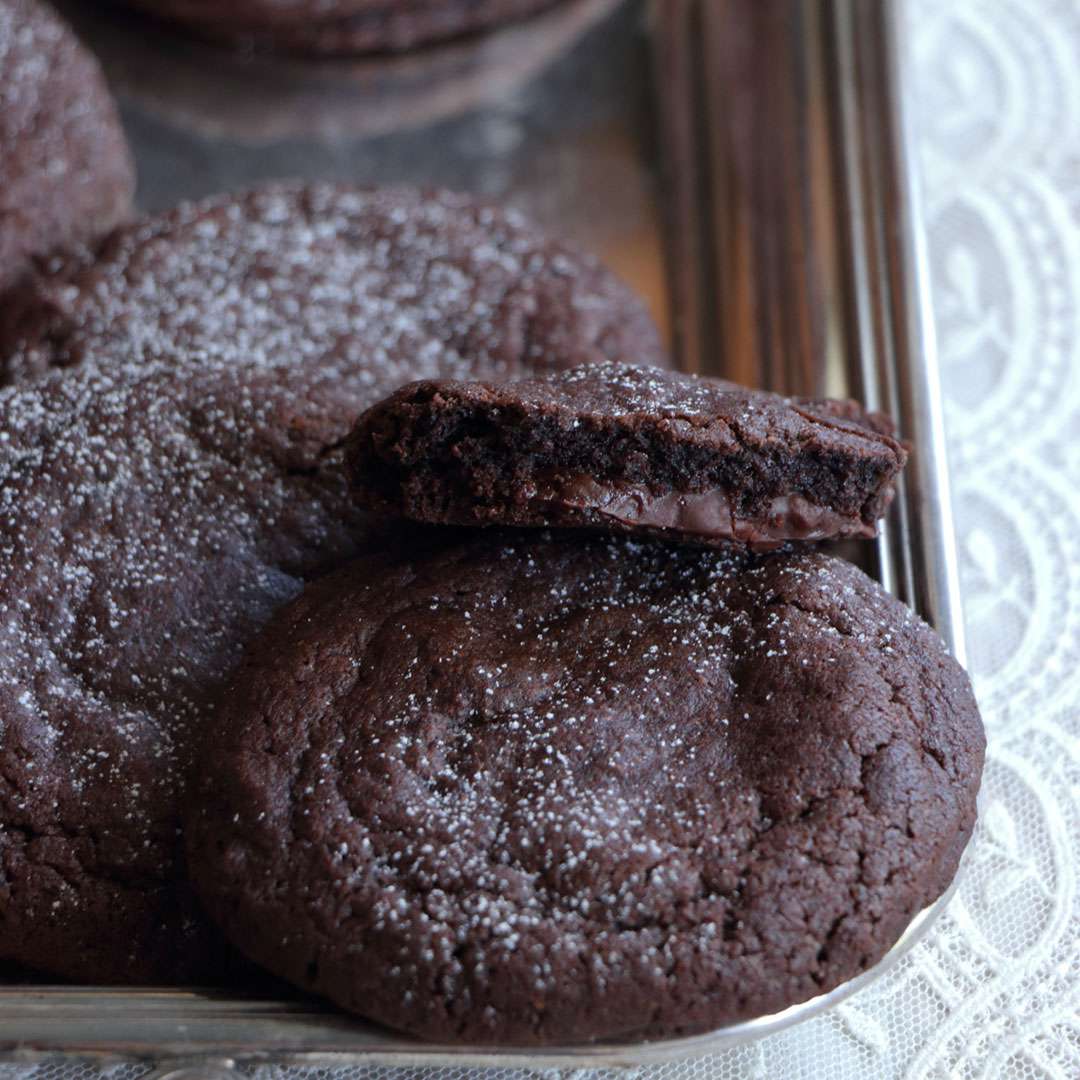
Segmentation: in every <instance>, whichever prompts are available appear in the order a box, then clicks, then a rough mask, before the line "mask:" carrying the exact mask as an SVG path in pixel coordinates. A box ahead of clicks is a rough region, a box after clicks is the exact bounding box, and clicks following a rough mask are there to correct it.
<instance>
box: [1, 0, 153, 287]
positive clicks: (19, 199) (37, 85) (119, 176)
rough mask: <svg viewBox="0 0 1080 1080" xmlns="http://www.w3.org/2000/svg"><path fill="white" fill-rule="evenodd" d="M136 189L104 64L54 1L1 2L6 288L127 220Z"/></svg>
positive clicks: (3, 277)
mask: <svg viewBox="0 0 1080 1080" xmlns="http://www.w3.org/2000/svg"><path fill="white" fill-rule="evenodd" d="M134 188H135V168H134V164H133V163H132V158H131V153H130V151H129V150H128V146H127V142H126V140H125V138H124V133H123V130H122V129H121V126H120V120H119V117H118V116H117V112H116V106H115V105H114V103H113V100H112V97H111V96H110V94H109V89H108V87H107V86H106V83H105V79H104V76H103V75H102V73H101V69H100V67H99V66H98V63H97V61H96V60H95V59H94V57H93V56H91V54H90V53H89V52H88V51H87V50H86V49H84V48H83V46H82V45H81V44H80V43H79V41H78V40H77V38H76V37H75V35H74V34H73V33H72V32H71V30H70V29H69V28H68V27H67V26H66V25H65V24H64V23H63V22H62V21H61V20H60V19H59V18H58V17H57V15H56V13H55V12H54V11H53V10H52V8H50V7H49V6H47V5H46V4H42V3H38V2H37V0H0V289H3V288H6V287H8V286H10V285H12V284H13V283H14V282H15V281H16V280H18V279H19V278H20V277H22V276H23V274H24V273H25V272H26V270H27V268H28V266H29V264H30V261H31V259H32V258H33V256H35V255H41V254H46V253H48V252H49V251H51V250H52V249H54V248H56V247H59V246H64V245H71V244H74V243H80V242H82V241H85V240H90V239H91V238H93V237H94V236H96V235H98V234H100V233H103V232H105V231H106V230H108V229H109V228H111V227H112V226H113V225H115V224H117V222H119V221H121V220H122V219H123V218H124V217H126V216H127V214H128V213H129V211H130V209H131V198H132V194H133V192H134Z"/></svg>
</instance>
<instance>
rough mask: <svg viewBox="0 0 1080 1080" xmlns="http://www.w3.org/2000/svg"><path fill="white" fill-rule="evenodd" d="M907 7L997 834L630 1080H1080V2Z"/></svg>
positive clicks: (386, 1072)
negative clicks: (773, 997)
mask: <svg viewBox="0 0 1080 1080" xmlns="http://www.w3.org/2000/svg"><path fill="white" fill-rule="evenodd" d="M867 2H868V3H878V2H881V3H888V2H900V0H867ZM904 2H906V3H907V5H908V12H907V15H908V19H907V25H908V35H909V42H908V45H909V54H910V60H911V65H910V68H909V70H908V73H907V74H908V83H907V86H908V94H909V95H910V98H911V105H912V107H913V108H914V111H915V117H916V119H917V122H918V129H919V137H920V143H921V145H920V157H921V163H922V168H923V175H924V188H925V195H926V202H927V206H926V209H927V221H928V229H929V234H930V236H929V239H930V248H931V252H932V257H933V273H934V291H935V302H936V312H937V324H938V325H937V329H938V336H939V342H940V346H941V352H942V361H943V367H944V383H945V385H944V388H943V392H944V394H945V399H946V402H947V419H948V427H949V437H950V451H951V466H952V472H953V478H954V494H955V499H956V509H957V520H958V527H959V543H960V553H961V561H962V569H963V580H964V599H965V610H966V618H967V625H968V634H969V648H970V661H971V670H972V675H973V677H974V680H975V685H976V689H977V691H978V695H979V700H980V702H981V704H982V708H983V715H984V717H985V720H986V723H987V727H988V731H989V738H990V748H989V759H988V764H987V770H986V777H985V782H984V790H983V798H984V801H983V816H982V820H981V822H980V825H979V827H978V831H977V833H976V836H975V840H974V843H973V847H972V849H971V852H970V858H969V861H968V864H967V870H966V873H965V875H964V877H963V880H962V883H961V886H960V889H959V891H958V893H957V895H956V897H955V899H954V901H953V903H952V904H951V906H950V907H949V909H948V911H947V912H946V914H945V916H944V917H943V918H942V919H941V921H940V922H939V924H938V925H937V926H936V927H935V929H934V931H933V932H932V934H931V935H930V937H929V939H928V940H927V941H925V942H924V943H922V944H921V945H920V946H918V947H917V948H916V949H915V950H913V952H912V953H911V954H910V955H909V956H908V957H907V958H905V960H904V961H903V962H902V963H901V964H899V965H898V966H897V968H895V969H894V970H893V971H892V972H891V973H890V974H888V975H887V976H886V977H885V978H884V979H883V980H881V981H880V982H879V983H877V984H875V985H874V986H873V987H871V988H870V989H868V990H866V991H864V992H862V993H859V994H857V995H856V996H855V997H854V998H853V999H850V1000H849V1001H848V1002H846V1003H844V1004H842V1005H840V1006H839V1007H838V1008H837V1009H835V1010H834V1011H833V1012H831V1013H829V1014H828V1015H825V1016H822V1017H820V1018H818V1019H815V1020H813V1021H810V1022H808V1023H806V1024H803V1025H801V1026H798V1027H796V1028H792V1029H790V1030H788V1031H786V1032H784V1033H781V1034H779V1035H776V1036H773V1037H770V1038H768V1039H766V1040H763V1041H761V1042H758V1043H755V1044H753V1045H750V1046H747V1047H743V1048H740V1049H738V1050H734V1051H731V1052H728V1053H725V1054H723V1055H719V1056H716V1057H712V1058H707V1059H704V1060H699V1061H694V1062H683V1063H677V1064H670V1065H665V1066H658V1067H654V1068H648V1069H642V1070H640V1073H639V1074H638V1075H639V1077H640V1080H698V1078H700V1080H706V1078H708V1080H804V1078H805V1080H811V1078H813V1080H819V1078H820V1080H826V1078H827V1080H879V1078H894V1077H905V1078H927V1080H929V1078H933V1080H953V1078H974V1077H980V1078H982V1077H994V1078H1002V1080H1006V1078H1007V1080H1035V1078H1040V1080H1042V1078H1046V1080H1077V1078H1080V880H1078V879H1080V872H1078V862H1080V0H904ZM9 1069H10V1067H0V1077H3V1076H5V1075H10V1072H9ZM35 1071H36V1072H37V1074H38V1080H83V1078H85V1077H88V1076H90V1075H91V1074H93V1073H95V1072H96V1070H95V1069H94V1068H93V1067H91V1066H88V1065H83V1066H81V1067H77V1066H74V1065H69V1066H61V1067H57V1066H49V1067H42V1068H40V1069H37V1070H31V1072H35ZM253 1071H254V1072H256V1073H257V1074H258V1075H259V1076H260V1077H262V1078H268V1077H269V1076H271V1075H277V1076H279V1077H282V1078H283V1074H285V1073H286V1070H279V1069H271V1068H269V1067H263V1068H259V1069H257V1070H253ZM145 1072H146V1069H145V1067H137V1066H125V1067H123V1068H121V1069H118V1070H113V1071H112V1075H113V1076H114V1077H118V1078H120V1080H131V1078H134V1077H136V1076H139V1075H141V1074H143V1073H145ZM287 1073H288V1076H289V1080H294V1078H295V1080H300V1078H304V1080H313V1078H314V1077H316V1076H319V1077H327V1076H332V1077H333V1080H360V1078H361V1077H363V1080H389V1078H390V1077H393V1078H394V1080H401V1078H403V1077H405V1076H406V1075H409V1076H410V1077H411V1076H415V1075H416V1073H415V1072H414V1071H412V1070H409V1071H408V1073H406V1072H395V1071H394V1070H390V1069H382V1068H379V1069H368V1070H356V1069H353V1070H308V1069H305V1070H287ZM25 1075H26V1071H25V1070H22V1071H21V1073H20V1076H22V1077H24V1076H25ZM480 1075H481V1074H479V1073H470V1072H469V1070H465V1069H446V1070H431V1071H429V1072H425V1073H424V1076H425V1078H426V1080H465V1078H467V1077H472V1076H476V1077H479V1076H480ZM482 1075H483V1076H484V1077H485V1080H488V1078H489V1077H490V1078H496V1077H509V1076H510V1075H511V1074H510V1073H508V1072H503V1071H496V1072H493V1073H485V1074H482ZM514 1075H520V1074H514ZM580 1075H581V1076H582V1077H584V1076H585V1075H586V1074H580ZM597 1075H599V1074H597Z"/></svg>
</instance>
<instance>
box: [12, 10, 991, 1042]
mask: <svg viewBox="0 0 1080 1080" xmlns="http://www.w3.org/2000/svg"><path fill="white" fill-rule="evenodd" d="M188 6H190V7H196V6H197V5H194V4H192V5H188ZM281 6H282V7H283V8H284V6H285V5H281ZM12 27H15V28H16V29H15V30H14V31H13V30H12V29H11V28H12ZM39 27H46V28H47V34H48V35H50V37H49V39H50V40H53V41H55V42H59V44H58V45H57V46H56V47H58V48H59V47H62V48H65V49H70V50H71V55H72V56H73V57H75V58H76V59H77V60H78V61H79V62H81V63H84V64H85V63H89V61H88V60H86V58H85V57H84V56H83V54H81V52H79V50H78V47H77V46H76V45H75V44H74V43H73V42H70V41H69V40H68V39H67V38H66V37H64V31H63V29H62V28H61V27H59V25H58V24H56V23H55V21H54V20H52V19H51V16H49V15H48V14H47V13H45V12H44V11H43V10H42V9H41V8H39V7H38V6H37V5H30V4H28V3H27V2H26V0H0V58H4V57H9V56H11V55H12V54H13V48H12V46H13V43H14V44H15V45H18V43H19V42H22V41H23V40H25V39H26V38H27V35H29V34H31V33H45V32H46V31H42V30H39V29H38V28H39ZM27 28H29V29H27ZM10 62H11V61H10V60H8V59H3V61H2V64H3V65H7V64H10ZM6 70H8V69H7V68H3V70H0V75H2V74H4V73H5V72H6ZM19 70H20V71H21V70H23V69H21V68H20V69H19ZM26 70H27V71H30V72H32V74H27V75H23V76H20V78H19V80H18V90H17V97H18V100H19V102H20V104H21V107H24V108H26V109H28V110H29V111H30V112H29V114H32V115H35V116H38V115H40V117H41V119H40V120H39V121H35V123H34V124H32V125H30V128H31V129H32V130H33V132H34V138H38V139H46V140H52V142H51V143H50V144H49V145H50V146H52V147H53V149H52V151H51V153H50V160H52V161H70V162H73V163H77V165H76V164H73V165H72V167H71V168H70V169H68V171H67V172H66V173H64V172H63V171H61V170H57V171H56V173H55V174H53V173H52V172H51V171H50V170H49V169H45V170H44V171H43V172H41V174H40V175H41V177H42V179H41V182H40V183H39V184H37V185H36V189H37V191H38V193H39V194H43V193H45V192H47V191H49V190H50V189H48V188H47V186H46V180H45V179H44V178H45V177H50V178H51V181H52V182H54V183H55V184H56V185H57V186H56V187H55V188H54V189H51V190H52V191H53V192H54V193H53V194H52V195H49V196H48V197H47V198H45V199H44V201H43V202H41V203H40V204H36V203H33V202H32V200H31V199H30V197H29V196H27V197H26V202H25V203H23V204H20V205H21V206H24V207H25V209H20V208H19V207H13V208H12V209H11V210H10V211H9V210H8V208H7V207H6V206H5V208H4V214H3V216H0V251H4V252H5V253H6V252H13V253H14V254H13V255H12V257H11V258H10V259H7V260H6V262H5V265H4V266H2V267H0V271H2V272H3V273H4V274H5V286H6V292H4V293H3V295H2V296H0V381H2V382H3V384H4V385H3V388H2V389H0V642H2V647H0V962H6V963H16V964H19V965H23V966H25V967H29V968H33V969H37V970H39V971H42V972H45V973H48V974H50V975H53V976H61V977H65V978H70V979H76V980H81V981H85V982H97V983H100V982H108V983H144V984H145V983H155V982H160V983H172V984H177V983H186V984H191V983H200V984H205V983H210V982H217V983H222V982H225V983H228V982H233V983H235V982H237V980H239V979H241V978H243V977H244V976H245V974H246V972H247V971H248V967H247V965H248V964H249V962H250V961H254V962H255V963H256V964H258V965H260V966H261V967H264V968H266V969H268V970H269V971H271V972H273V973H275V974H277V975H280V976H283V977H285V978H286V979H288V980H290V981H291V982H293V983H295V984H296V985H297V986H300V987H302V988H305V989H309V990H312V991H314V992H317V993H320V994H322V995H324V996H326V997H328V998H330V999H332V1000H333V1001H335V1002H337V1003H338V1004H340V1005H341V1006H343V1007H344V1008H346V1009H349V1010H352V1011H354V1012H356V1013H358V1014H359V1015H361V1016H364V1017H367V1018H369V1019H372V1020H375V1021H378V1022H380V1023H383V1024H387V1025H390V1026H392V1027H395V1028H397V1029H400V1030H403V1031H407V1032H411V1033H413V1034H415V1035H418V1036H420V1037H422V1038H427V1039H438V1040H444V1041H468V1042H475V1043H513V1044H532V1043H562V1042H571V1041H583V1040H590V1039H597V1038H614V1037H647V1036H648V1037H659V1036H665V1035H674V1034H679V1033H687V1032H693V1031H701V1030H706V1029H709V1028H712V1027H716V1026H717V1025H720V1024H724V1023H728V1022H730V1021H734V1020H738V1019H741V1018H745V1017H749V1016H753V1015H758V1014H761V1013H764V1012H771V1011H775V1010H777V1009H780V1008H783V1007H785V1006H787V1005H790V1004H792V1003H794V1002H797V1001H801V1000H805V999H807V998H809V997H812V996H815V995H817V994H819V993H821V992H823V991H825V990H828V989H829V988H831V987H833V986H835V985H837V984H838V983H840V982H842V981H845V980H847V979H849V978H850V977H852V976H853V975H855V974H856V973H858V972H859V971H862V970H864V969H865V968H867V967H869V966H870V965H872V964H873V963H875V962H876V961H877V960H878V959H879V958H880V957H881V956H882V955H883V954H884V953H885V952H886V951H887V950H888V949H889V948H890V947H891V945H892V944H893V943H894V942H895V941H896V940H897V938H898V937H899V936H900V934H901V933H902V931H903V929H904V927H905V926H906V925H907V923H908V922H909V920H910V919H911V918H912V917H913V916H914V915H915V914H916V913H917V912H918V911H919V910H920V909H921V908H923V907H924V906H925V905H926V904H928V903H930V902H931V901H933V900H934V899H935V898H936V897H937V896H939V895H940V894H941V893H942V891H943V890H944V889H945V888H946V887H947V885H948V883H949V881H950V880H951V878H952V876H953V874H954V873H955V870H956V867H957V864H958V860H959V857H960V854H961V852H962V850H963V848H964V845H965V843H966V841H967V838H968V836H969V835H970V832H971V829H972V827H973V823H974V816H975V795H976V791H977V788H978V782H979V775H980V771H981V767H982V755H983V734H982V727H981V724H980V721H979V716H978V712H977V709H976V706H975V702H974V700H973V697H972V694H971V689H970V686H969V683H968V680H967V678H966V676H965V675H964V673H963V671H962V670H961V669H960V668H959V667H958V666H957V664H956V663H955V661H954V660H953V659H952V658H951V657H950V656H949V654H948V652H947V650H946V649H945V647H944V645H943V644H942V642H941V641H940V640H939V639H938V638H937V637H936V635H935V634H934V633H933V632H932V631H931V630H930V629H929V628H928V627H927V626H926V625H925V624H924V623H922V622H921V621H920V620H919V619H918V618H917V617H915V616H914V615H913V614H912V613H911V612H910V611H909V610H908V609H906V608H905V607H903V606H902V605H901V604H899V603H898V602H897V601H896V600H894V599H892V598H891V597H889V596H888V595H886V594H885V593H884V592H883V591H882V590H881V589H880V587H879V586H878V585H877V584H876V583H875V582H873V581H872V580H870V579H869V578H867V577H866V576H865V575H863V574H862V573H861V572H860V571H859V570H857V569H856V568H855V567H854V566H852V565H851V564H850V563H847V562H844V561H842V560H839V559H837V558H835V557H832V556H830V555H827V554H824V553H823V552H822V551H820V550H817V549H816V548H815V546H814V544H815V542H816V541H819V540H824V539H829V538H833V537H841V536H842V537H866V536H870V535H872V534H873V533H874V531H875V528H876V524H877V521H878V520H879V518H880V517H881V515H882V514H883V513H884V512H885V510H886V508H887V506H888V503H889V500H890V498H891V493H892V489H893V485H894V483H895V480H896V477H897V475H898V473H899V471H900V470H901V468H902V467H903V464H904V460H905V457H906V450H905V448H904V446H903V445H901V443H899V442H898V441H897V440H896V439H895V438H894V437H893V434H892V430H891V425H890V424H889V423H888V421H887V420H886V419H885V418H883V417H880V416H876V415H872V414H866V413H865V412H863V411H862V410H861V409H859V408H858V407H857V406H855V405H853V404H851V403H848V402H834V401H804V400H793V399H786V398H782V397H779V396H776V395H772V394H765V393H762V392H757V391H750V390H744V389H740V388H737V387H733V386H731V385H728V384H724V383H719V382H715V381H710V380H705V379H696V378H692V377H688V376H683V375H678V374H675V373H672V372H670V371H668V370H666V366H667V365H666V358H665V355H664V352H663V350H662V348H661V345H660V343H659V339H658V335H657V333H656V330H655V328H654V326H653V325H652V323H651V321H650V320H649V318H648V316H647V314H646V313H645V312H644V310H643V308H642V306H641V305H640V303H639V302H638V301H637V299H636V298H634V297H633V296H632V295H631V294H630V293H629V292H628V291H627V290H626V288H625V287H624V286H622V285H621V284H620V283H619V282H618V281H616V280H615V279H614V278H613V277H612V276H611V275H610V274H609V273H608V272H607V271H606V270H605V269H604V268H603V267H602V266H600V265H599V264H598V263H597V262H596V261H595V260H593V259H592V258H590V257H588V256H586V255H584V254H582V253H580V252H578V251H576V250H574V249H572V248H569V247H567V246H565V245H563V244H561V243H558V242H555V241H553V240H551V239H550V238H548V237H545V236H544V235H542V234H541V233H539V232H538V231H537V230H536V229H534V228H533V227H532V226H530V225H529V224H528V223H527V222H525V221H523V220H521V219H520V218H519V217H518V216H517V215H516V214H515V213H513V212H510V211H505V210H501V209H498V208H496V207H492V206H490V205H487V204H483V203H478V202H475V201H473V200H471V199H469V198H466V197H463V196H456V195H451V194H445V193H443V194H420V193H417V192H415V191H411V190H405V189H402V190H357V189H351V188H343V187H334V186H323V185H314V186H302V185H280V186H277V187H272V188H267V189H264V190H261V191H254V192H244V193H239V194H234V195H225V196H220V197H217V198H212V199H209V200H207V201H204V202H202V203H197V204H186V205H182V206H180V207H177V208H176V209H175V210H173V211H171V212H169V213H166V214H163V215H160V216H156V217H150V218H144V219H141V220H136V221H134V222H130V223H127V224H120V225H119V226H117V227H115V228H113V229H112V230H111V231H109V232H107V233H105V234H104V236H102V237H101V238H100V239H97V240H94V241H93V242H89V240H88V233H87V232H82V233H81V234H80V232H79V231H78V230H75V231H73V229H74V226H78V227H79V228H80V229H86V230H90V229H92V228H93V227H94V226H100V227H105V226H107V225H110V224H112V221H111V220H110V219H111V218H112V217H114V216H115V215H117V214H118V213H122V210H121V209H120V208H121V207H122V206H123V205H124V204H125V200H126V198H127V194H128V193H129V192H130V178H131V173H130V167H129V159H128V157H127V156H126V151H125V150H124V149H123V142H122V136H121V135H120V134H119V129H118V128H117V127H116V126H115V116H114V115H113V113H112V112H111V105H110V104H109V103H108V100H107V96H103V97H102V98H101V99H100V100H99V101H95V99H94V98H93V97H87V96H86V95H84V98H85V105H86V107H85V109H84V110H83V112H82V113H81V114H80V122H79V123H76V124H72V125H69V126H68V127H65V128H64V129H63V131H60V130H56V131H53V132H51V133H50V132H48V131H47V130H46V129H47V128H48V123H49V117H50V116H52V115H54V110H53V106H51V105H50V102H54V101H59V100H62V91H63V87H64V84H63V79H64V78H66V76H67V73H68V70H69V69H65V70H61V71H57V70H55V69H54V70H52V71H51V72H50V71H48V70H42V68H41V67H40V66H39V65H34V64H30V65H28V66H27V68H26ZM87 70H88V71H90V72H91V75H93V72H92V69H91V68H87ZM90 77H91V76H90V75H88V76H87V78H90ZM93 77H94V78H96V75H93ZM57 80H60V85H59V86H57V85H56V84H57ZM87 85H96V84H94V83H92V82H91V83H88V84H87ZM0 86H2V87H4V90H0V92H6V91H7V90H8V87H9V86H10V81H9V80H8V81H5V80H4V79H0ZM0 115H2V114H0ZM64 115H67V114H64ZM27 130H28V128H27V127H25V126H23V127H20V128H19V129H17V130H16V129H8V128H4V127H3V126H2V120H0V139H3V140H4V144H3V150H4V153H3V154H2V155H0V169H5V170H8V169H12V168H14V169H20V168H24V162H25V161H29V160H31V158H32V153H36V152H37V151H36V150H35V149H34V146H35V144H34V143H33V141H32V140H31V139H30V137H29V136H28V135H27ZM87 132H89V134H90V135H91V136H94V135H95V133H97V135H96V136H95V137H91V138H89V140H86V138H85V137H86V135H87ZM110 138H111V139H114V140H116V143H115V145H116V152H115V153H110V154H106V155H105V160H103V161H100V162H97V163H96V164H95V163H94V162H92V161H90V160H89V159H87V157H86V147H88V146H90V147H97V148H98V149H100V150H102V151H104V148H107V146H108V139H110ZM80 140H83V141H80ZM21 147H27V148H28V149H27V154H26V155H24V156H23V157H20V156H19V153H18V151H19V149H20V148H21ZM12 162H14V165H12V164H11V163H12ZM8 175H19V174H17V173H11V174H8ZM8 175H5V177H4V180H5V183H4V186H3V190H4V192H5V197H7V196H8V193H9V192H14V193H16V194H17V193H18V192H19V191H20V190H30V189H34V188H35V185H34V184H33V183H32V182H31V183H30V184H29V185H28V186H26V187H24V188H22V189H20V188H19V187H18V186H16V185H14V184H13V183H12V182H10V181H9V180H8ZM65 177H66V179H65ZM66 191H70V192H71V193H72V195H73V196H74V194H75V193H79V198H80V199H82V200H84V201H83V203H82V204H80V205H84V206H87V207H90V206H96V207H97V208H98V209H97V210H96V211H94V213H91V212H90V211H89V210H87V211H86V213H80V214H79V215H78V216H77V218H76V219H70V218H69V219H66V220H65V219H64V218H63V216H62V215H60V214H58V213H53V215H52V217H50V216H49V214H48V213H47V212H46V211H45V210H41V209H40V207H45V208H46V209H47V208H48V207H54V208H55V207H60V208H63V207H65V206H66V205H68V204H67V202H66V200H65V197H64V192H66ZM20 198H21V196H20ZM95 215H96V216H95ZM31 219H32V224H30V225H27V224H26V223H27V222H29V221H31ZM57 245H59V248H57ZM50 252H51V254H49V253H50ZM31 253H34V254H36V255H37V256H38V257H36V258H33V259H32V258H31ZM46 254H48V257H47V258H46V257H45V255H46ZM627 361H633V363H632V364H630V363H627Z"/></svg>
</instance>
